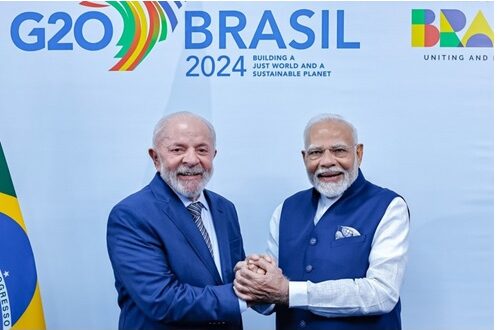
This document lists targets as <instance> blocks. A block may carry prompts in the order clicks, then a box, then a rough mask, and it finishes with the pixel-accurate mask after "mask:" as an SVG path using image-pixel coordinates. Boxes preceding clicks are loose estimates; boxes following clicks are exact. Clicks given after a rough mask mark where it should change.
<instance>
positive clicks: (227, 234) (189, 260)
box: [107, 174, 245, 330]
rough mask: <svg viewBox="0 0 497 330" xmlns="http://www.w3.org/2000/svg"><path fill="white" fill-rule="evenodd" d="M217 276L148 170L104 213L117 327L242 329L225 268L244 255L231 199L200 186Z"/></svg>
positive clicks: (184, 217)
mask: <svg viewBox="0 0 497 330" xmlns="http://www.w3.org/2000/svg"><path fill="white" fill-rule="evenodd" d="M205 197H206V200H207V202H208V204H209V208H210V210H211V213H212V220H213V222H214V227H215V230H216V235H217V239H218V244H219V253H220V259H221V268H222V273H223V279H224V281H223V280H221V277H220V276H219V273H218V271H217V269H216V265H215V263H214V260H213V258H212V256H211V254H210V252H209V249H208V248H207V245H206V244H205V242H204V240H203V238H202V235H201V234H200V232H199V230H198V228H197V227H196V225H195V223H194V222H193V221H192V216H191V215H190V213H189V212H188V210H187V209H186V208H185V206H184V205H183V203H182V202H181V200H180V199H179V198H178V196H177V195H176V194H175V193H174V192H173V191H172V190H171V188H170V187H169V186H168V185H167V184H166V183H165V182H164V181H163V180H162V178H161V177H160V176H159V175H158V174H156V175H155V177H154V178H153V180H152V182H150V184H149V185H148V186H146V187H145V188H143V189H142V190H140V191H139V192H137V193H135V194H133V195H131V196H129V197H127V198H125V199H124V200H123V201H121V202H119V203H118V204H117V205H116V206H115V207H114V208H113V209H112V211H111V213H110V215H109V222H108V225H107V248H108V251H109V256H110V260H111V263H112V267H113V269H114V276H115V279H116V282H115V285H116V289H117V292H118V303H119V306H120V307H121V314H120V317H119V329H168V330H169V329H242V321H241V315H240V308H239V303H238V299H237V297H236V295H235V293H234V291H233V284H232V282H233V279H234V272H233V268H234V266H235V264H236V263H237V262H238V261H240V260H243V259H244V258H245V253H244V251H243V242H242V237H241V234H240V226H239V224H238V217H237V214H236V210H235V206H234V205H233V203H231V202H230V201H228V200H227V199H225V198H224V197H222V196H220V195H218V194H216V193H213V192H211V191H208V190H205Z"/></svg>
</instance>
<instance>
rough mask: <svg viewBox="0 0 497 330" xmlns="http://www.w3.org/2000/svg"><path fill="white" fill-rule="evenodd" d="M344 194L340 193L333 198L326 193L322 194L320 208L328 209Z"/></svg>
mask: <svg viewBox="0 0 497 330" xmlns="http://www.w3.org/2000/svg"><path fill="white" fill-rule="evenodd" d="M342 195H343V194H342ZM342 195H339V196H337V197H333V198H328V197H326V196H325V195H323V194H320V197H319V207H320V208H324V209H326V210H327V209H328V208H329V207H330V206H331V205H333V204H335V202H336V201H337V200H339V199H340V197H342Z"/></svg>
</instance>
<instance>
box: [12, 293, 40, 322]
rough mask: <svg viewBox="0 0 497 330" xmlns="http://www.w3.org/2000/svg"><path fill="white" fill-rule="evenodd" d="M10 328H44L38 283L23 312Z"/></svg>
mask: <svg viewBox="0 0 497 330" xmlns="http://www.w3.org/2000/svg"><path fill="white" fill-rule="evenodd" d="M12 329H19V330H21V329H23V330H25V329H30V330H45V317H44V316H43V306H42V304H41V295H40V287H39V286H38V283H36V289H35V293H34V295H33V299H31V302H30V303H29V305H28V307H27V308H26V310H25V311H24V314H22V315H21V317H20V318H19V320H17V322H16V323H15V324H14V326H13V327H12Z"/></svg>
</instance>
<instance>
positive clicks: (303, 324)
mask: <svg viewBox="0 0 497 330" xmlns="http://www.w3.org/2000/svg"><path fill="white" fill-rule="evenodd" d="M305 326H306V323H305V321H304V320H302V321H300V322H299V327H301V328H305Z"/></svg>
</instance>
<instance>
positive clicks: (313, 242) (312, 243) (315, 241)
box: [309, 237, 318, 245]
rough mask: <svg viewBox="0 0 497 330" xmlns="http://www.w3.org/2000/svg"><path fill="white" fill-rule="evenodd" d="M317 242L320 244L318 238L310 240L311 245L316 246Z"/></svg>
mask: <svg viewBox="0 0 497 330" xmlns="http://www.w3.org/2000/svg"><path fill="white" fill-rule="evenodd" d="M317 242H318V239H317V238H316V237H313V238H311V239H310V240H309V244H311V245H316V243H317Z"/></svg>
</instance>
